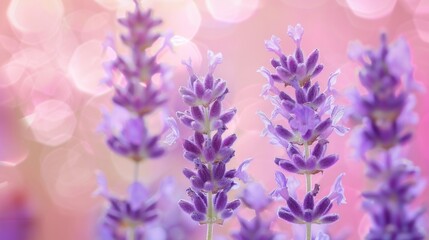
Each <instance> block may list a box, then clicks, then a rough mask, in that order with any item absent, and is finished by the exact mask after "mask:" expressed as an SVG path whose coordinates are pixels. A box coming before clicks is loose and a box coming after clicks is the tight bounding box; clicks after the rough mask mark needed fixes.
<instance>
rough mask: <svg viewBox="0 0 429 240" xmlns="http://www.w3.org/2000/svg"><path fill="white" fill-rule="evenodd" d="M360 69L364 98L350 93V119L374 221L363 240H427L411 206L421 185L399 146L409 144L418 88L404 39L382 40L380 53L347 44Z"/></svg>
mask: <svg viewBox="0 0 429 240" xmlns="http://www.w3.org/2000/svg"><path fill="white" fill-rule="evenodd" d="M349 55H351V57H352V58H353V59H357V60H358V61H359V62H360V63H361V64H362V65H363V67H362V69H360V71H359V79H360V81H361V83H362V85H363V86H364V87H365V88H366V90H367V94H366V95H360V94H359V93H357V92H356V91H355V92H352V95H351V99H352V102H353V110H351V111H350V112H351V113H350V117H351V118H352V119H353V120H355V121H356V122H358V123H360V126H359V128H358V129H357V130H356V131H355V135H354V141H353V144H354V146H355V148H356V149H357V155H358V156H360V157H361V158H362V159H363V160H364V161H365V163H366V164H367V167H368V173H367V176H368V177H369V178H370V179H371V180H372V181H373V183H374V185H375V187H374V189H373V190H371V191H367V192H364V193H363V196H364V197H365V199H366V200H365V202H364V208H365V209H366V210H367V211H368V212H369V214H370V215H371V218H372V225H371V227H370V231H369V233H368V234H367V236H366V239H369V240H376V239H416V240H418V239H425V236H424V234H423V230H422V229H421V227H420V225H419V222H420V219H421V215H422V213H423V211H422V210H421V209H418V210H413V209H412V208H411V207H410V204H412V202H413V200H414V199H415V198H416V197H417V196H418V195H419V194H420V192H421V190H422V188H423V184H422V180H421V179H419V171H418V169H417V168H416V167H415V166H414V165H413V164H412V163H411V162H410V161H405V160H404V159H405V156H404V153H403V150H402V149H401V148H402V146H403V145H404V144H406V143H408V142H409V140H410V139H411V136H412V133H411V131H410V130H409V129H410V128H409V127H410V125H412V124H415V123H416V119H417V116H416V114H415V113H414V112H413V107H414V105H415V97H414V96H413V92H414V91H416V90H419V87H418V86H419V84H417V83H416V82H415V81H414V79H412V72H413V69H412V64H411V56H410V50H409V47H408V45H407V43H406V41H405V40H404V39H403V38H400V39H399V40H397V41H396V42H394V43H393V44H391V45H389V44H388V42H387V37H386V35H384V34H382V35H381V47H380V48H379V49H375V50H371V49H363V47H361V46H360V45H356V44H355V45H351V49H350V53H349Z"/></svg>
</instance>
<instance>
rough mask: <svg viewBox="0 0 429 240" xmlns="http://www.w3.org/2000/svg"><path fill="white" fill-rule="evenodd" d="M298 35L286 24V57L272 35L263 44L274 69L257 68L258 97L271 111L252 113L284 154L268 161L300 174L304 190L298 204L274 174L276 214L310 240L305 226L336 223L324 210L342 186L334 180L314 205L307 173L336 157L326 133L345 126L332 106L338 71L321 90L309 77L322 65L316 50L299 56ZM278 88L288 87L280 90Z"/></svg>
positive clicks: (340, 195) (338, 110)
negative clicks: (262, 81)
mask: <svg viewBox="0 0 429 240" xmlns="http://www.w3.org/2000/svg"><path fill="white" fill-rule="evenodd" d="M303 33H304V29H303V28H302V26H301V25H300V24H298V25H296V26H294V27H293V26H289V28H288V35H289V37H290V38H291V39H292V40H293V41H294V43H295V45H296V49H295V52H294V53H293V54H291V55H286V54H284V53H283V52H282V48H281V47H280V39H279V38H278V37H275V36H273V37H272V38H271V40H268V41H266V42H265V46H266V47H267V49H268V50H269V51H271V52H274V53H275V54H276V55H277V57H276V58H273V59H272V60H271V65H272V67H273V68H274V72H270V70H268V69H267V68H265V67H262V68H261V69H259V72H260V73H261V74H262V76H263V77H265V78H266V79H267V80H268V83H267V84H266V85H265V86H264V87H263V90H262V96H264V97H265V98H268V99H269V100H270V101H271V103H273V105H274V110H273V112H272V114H271V117H268V116H267V115H265V114H264V113H262V112H260V113H258V115H259V116H260V117H261V119H262V121H263V123H264V125H265V129H264V130H263V132H262V134H263V135H264V136H268V137H269V138H270V141H271V143H273V144H274V145H278V146H280V147H282V148H284V149H285V151H286V153H287V156H284V157H278V158H276V159H275V160H274V162H275V163H276V164H277V165H278V166H279V167H281V168H282V169H283V170H284V171H286V172H289V173H292V174H299V175H304V176H305V177H306V189H307V194H306V195H305V197H304V200H303V203H300V202H299V201H298V198H297V197H296V194H295V193H294V192H293V191H287V185H288V181H287V179H286V177H285V176H284V175H283V174H282V173H276V180H277V182H278V184H279V186H280V188H279V189H277V190H275V191H274V192H273V193H272V194H273V196H281V197H282V198H284V199H285V200H286V202H287V207H283V208H281V209H280V211H279V212H278V215H279V217H280V218H282V219H284V220H286V221H289V222H292V223H297V224H306V232H307V235H306V238H307V240H311V239H312V237H313V236H312V234H311V224H325V223H331V222H334V221H336V220H337V219H338V215H335V214H328V211H329V210H330V208H331V206H332V202H333V201H335V200H336V201H338V202H343V200H342V199H343V191H342V186H341V184H339V183H338V185H335V186H336V187H335V188H334V190H335V191H333V192H332V193H331V194H330V195H329V196H326V197H324V198H322V199H321V200H320V201H319V202H318V203H317V204H315V202H314V197H315V196H316V194H317V193H318V191H319V187H320V186H319V185H318V184H316V185H315V186H314V187H312V184H311V176H312V175H314V174H318V173H322V172H324V171H326V170H327V169H329V168H330V167H331V166H333V165H334V164H335V163H336V162H337V161H338V160H339V156H338V155H337V154H330V155H328V154H326V151H327V148H328V144H329V141H328V137H329V136H330V134H331V133H332V132H335V133H337V134H338V135H340V136H342V135H344V134H345V133H347V131H348V129H347V128H346V127H344V126H342V125H341V118H342V116H343V115H344V109H343V108H342V107H340V106H337V105H334V96H333V95H334V90H333V85H334V84H335V82H336V80H337V76H338V74H339V71H336V72H335V73H333V74H332V75H331V76H330V77H329V79H328V84H327V85H328V87H327V89H326V90H324V91H322V90H321V88H320V85H319V83H318V82H314V81H313V78H314V77H316V76H317V75H318V74H319V73H320V72H321V71H322V70H323V65H321V64H319V63H318V60H319V51H318V50H317V49H316V50H314V51H313V52H311V53H310V54H309V55H308V56H307V57H305V56H304V53H303V51H302V49H301V41H302V36H303ZM281 87H285V88H288V87H290V88H291V89H290V91H289V93H286V91H284V90H283V89H282V88H281ZM290 93H292V94H290ZM278 118H283V119H282V121H281V122H284V120H286V121H287V123H288V124H287V126H286V125H279V124H276V121H277V119H278ZM279 122H280V121H279ZM341 176H342V175H341ZM340 178H341V177H340Z"/></svg>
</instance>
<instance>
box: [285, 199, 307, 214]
mask: <svg viewBox="0 0 429 240" xmlns="http://www.w3.org/2000/svg"><path fill="white" fill-rule="evenodd" d="M286 203H287V206H288V207H289V209H290V211H291V212H292V213H293V215H295V216H297V217H298V218H303V217H304V212H303V211H302V208H301V205H300V204H299V203H298V202H297V201H296V200H295V199H294V198H292V197H289V198H288V199H287V200H286Z"/></svg>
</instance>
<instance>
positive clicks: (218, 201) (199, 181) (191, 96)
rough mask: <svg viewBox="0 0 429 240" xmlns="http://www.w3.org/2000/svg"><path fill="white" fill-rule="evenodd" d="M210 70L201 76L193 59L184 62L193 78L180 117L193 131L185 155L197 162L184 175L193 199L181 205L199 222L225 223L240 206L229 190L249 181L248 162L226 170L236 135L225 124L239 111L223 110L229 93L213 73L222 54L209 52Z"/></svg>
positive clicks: (184, 144) (183, 96) (220, 60)
mask: <svg viewBox="0 0 429 240" xmlns="http://www.w3.org/2000/svg"><path fill="white" fill-rule="evenodd" d="M207 55H208V58H209V70H208V73H207V74H206V75H205V76H203V77H198V76H197V75H196V74H195V72H194V69H193V68H192V65H191V60H188V61H184V62H183V64H184V65H185V66H186V68H187V70H188V72H189V75H190V78H189V86H188V87H181V88H180V89H179V92H180V93H181V94H182V98H183V101H184V102H185V103H186V104H187V105H189V107H190V108H189V109H188V110H186V111H184V112H177V117H178V118H179V119H180V121H181V122H182V123H183V124H184V125H185V126H187V127H189V128H191V129H192V130H193V131H194V134H193V136H191V137H190V138H188V139H186V140H185V141H184V143H183V147H184V150H185V151H184V157H185V158H186V159H188V160H190V161H191V162H193V163H194V167H195V170H191V169H187V168H185V169H184V170H183V173H184V175H185V176H186V177H187V178H188V179H189V180H190V182H191V188H189V189H188V190H187V193H188V195H189V197H190V198H191V201H185V200H181V201H180V202H179V206H180V207H181V208H182V210H183V211H184V212H186V213H188V214H189V215H190V216H191V218H192V219H193V220H194V221H196V222H198V223H200V224H214V223H216V224H222V223H223V221H224V220H225V219H227V218H229V217H231V216H232V215H233V213H234V210H235V209H236V208H238V207H239V205H240V200H238V199H237V200H232V201H228V197H227V193H228V191H229V190H231V188H232V187H233V186H235V185H236V182H235V178H239V179H242V180H243V181H247V180H248V176H247V174H246V173H245V172H244V170H245V169H244V168H245V166H246V165H247V164H248V162H246V161H245V162H244V163H243V164H242V165H241V166H240V167H239V169H238V171H237V170H235V169H231V170H227V163H228V162H229V161H230V160H231V158H232V157H233V156H234V153H235V151H234V150H233V149H232V145H233V144H234V142H235V140H236V139H237V137H236V135H235V134H232V135H229V136H226V137H224V136H223V134H224V132H225V130H226V129H227V127H226V125H227V123H228V122H230V121H231V120H232V118H233V117H234V115H235V113H236V110H235V109H228V110H224V109H223V107H222V100H223V99H224V97H225V95H226V94H227V93H228V89H227V88H226V82H225V81H224V80H222V79H216V78H214V76H213V73H214V71H215V69H216V67H217V65H219V64H220V63H221V62H222V54H220V53H218V54H215V53H213V52H212V51H208V54H207Z"/></svg>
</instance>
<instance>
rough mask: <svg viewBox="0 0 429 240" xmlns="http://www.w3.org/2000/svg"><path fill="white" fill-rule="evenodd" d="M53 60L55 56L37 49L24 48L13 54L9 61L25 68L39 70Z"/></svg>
mask: <svg viewBox="0 0 429 240" xmlns="http://www.w3.org/2000/svg"><path fill="white" fill-rule="evenodd" d="M54 58H55V54H54V53H52V52H50V53H48V52H47V51H44V50H42V49H39V48H25V49H22V50H21V51H19V52H17V53H15V54H13V55H12V57H11V61H13V62H16V63H19V64H21V65H22V66H25V67H27V68H31V69H36V68H40V67H42V66H44V65H46V64H48V63H49V62H50V61H52V60H53V59H54Z"/></svg>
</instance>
